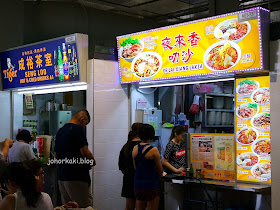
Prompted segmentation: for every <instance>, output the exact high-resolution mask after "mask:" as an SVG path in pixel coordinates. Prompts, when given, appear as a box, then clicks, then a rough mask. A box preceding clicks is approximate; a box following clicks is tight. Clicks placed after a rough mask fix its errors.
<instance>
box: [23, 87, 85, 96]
mask: <svg viewBox="0 0 280 210" xmlns="http://www.w3.org/2000/svg"><path fill="white" fill-rule="evenodd" d="M86 89H87V85H75V86H67V87H65V86H63V87H56V88H44V89H33V90H25V91H18V94H25V93H32V94H34V95H38V94H47V93H60V92H69V91H78V90H86Z"/></svg>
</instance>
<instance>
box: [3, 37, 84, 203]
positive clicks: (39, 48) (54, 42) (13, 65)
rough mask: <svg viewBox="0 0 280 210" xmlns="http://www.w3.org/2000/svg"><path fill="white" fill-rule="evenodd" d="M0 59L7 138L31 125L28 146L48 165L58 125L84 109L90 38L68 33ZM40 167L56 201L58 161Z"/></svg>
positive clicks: (18, 50)
mask: <svg viewBox="0 0 280 210" xmlns="http://www.w3.org/2000/svg"><path fill="white" fill-rule="evenodd" d="M0 60H1V72H2V74H1V75H2V91H6V92H9V93H10V98H9V100H10V104H11V119H10V120H11V125H10V127H9V128H10V130H11V137H10V138H12V139H15V136H16V134H17V133H18V131H20V130H21V129H26V130H29V131H30V133H32V137H33V138H34V142H33V143H32V145H30V146H31V147H32V149H33V151H34V153H35V155H36V156H37V157H39V158H40V160H41V161H42V162H43V163H44V164H47V163H48V161H49V158H52V157H53V149H54V143H55V135H56V132H57V131H58V129H59V128H61V127H62V126H63V125H64V124H65V123H67V122H69V121H70V119H71V117H72V114H73V113H75V112H76V111H78V110H79V109H85V108H86V104H85V103H86V94H85V90H86V89H87V79H86V74H87V66H86V65H87V63H86V62H87V60H88V37H87V35H84V34H71V35H68V36H64V37H59V38H56V39H51V40H46V41H42V42H38V43H33V44H29V45H25V46H21V47H17V48H13V49H9V50H7V51H4V52H1V53H0ZM6 105H8V104H4V106H6ZM7 137H8V136H7ZM44 170H45V172H46V173H45V186H44V191H45V192H47V193H49V194H50V195H51V196H52V200H53V203H54V204H56V203H57V197H56V196H57V190H58V189H57V186H58V185H57V183H56V181H57V179H56V166H53V167H47V166H46V165H44Z"/></svg>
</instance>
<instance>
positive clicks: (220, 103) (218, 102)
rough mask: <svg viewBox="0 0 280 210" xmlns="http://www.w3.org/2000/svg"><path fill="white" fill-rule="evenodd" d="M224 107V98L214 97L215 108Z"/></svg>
mask: <svg viewBox="0 0 280 210" xmlns="http://www.w3.org/2000/svg"><path fill="white" fill-rule="evenodd" d="M223 107H224V97H220V96H217V97H213V108H214V109H222V108H223Z"/></svg>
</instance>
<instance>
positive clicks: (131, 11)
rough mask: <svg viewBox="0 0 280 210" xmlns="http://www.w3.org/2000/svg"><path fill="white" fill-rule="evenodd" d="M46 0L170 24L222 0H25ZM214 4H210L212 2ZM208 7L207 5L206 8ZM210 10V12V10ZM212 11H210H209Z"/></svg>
mask: <svg viewBox="0 0 280 210" xmlns="http://www.w3.org/2000/svg"><path fill="white" fill-rule="evenodd" d="M25 1H33V2H34V1H38V2H40V1H46V2H67V1H68V2H77V3H79V4H81V5H83V6H86V7H91V8H94V9H97V10H102V11H109V12H112V13H116V14H122V15H126V16H131V17H136V18H140V19H152V20H153V21H155V22H156V23H158V24H159V25H170V24H176V23H180V22H187V21H190V20H194V19H200V18H204V17H208V16H214V15H215V14H216V12H215V8H214V7H215V5H216V4H217V3H219V5H220V4H221V2H224V3H222V5H223V4H225V6H226V5H227V1H223V0H25ZM234 1H238V4H239V9H240V10H241V9H247V8H252V7H256V6H262V7H265V8H267V9H270V10H271V11H278V10H280V1H279V0H234ZM213 5H214V6H213ZM210 7H211V8H210ZM210 10H211V13H212V14H211V13H210ZM213 13H214V14H213Z"/></svg>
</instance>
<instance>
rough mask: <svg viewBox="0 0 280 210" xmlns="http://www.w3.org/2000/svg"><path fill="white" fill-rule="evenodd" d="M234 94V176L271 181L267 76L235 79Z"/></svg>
mask: <svg viewBox="0 0 280 210" xmlns="http://www.w3.org/2000/svg"><path fill="white" fill-rule="evenodd" d="M236 98H237V99H239V100H237V102H236V107H235V108H236V127H235V128H236V164H237V165H236V168H237V171H236V174H237V180H239V181H251V182H265V183H271V156H270V152H271V147H270V145H271V144H270V140H271V139H270V80H269V76H262V77H249V78H242V79H237V80H236ZM242 99H246V101H243V100H242ZM240 122H242V123H240Z"/></svg>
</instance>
